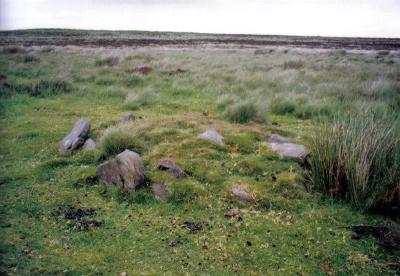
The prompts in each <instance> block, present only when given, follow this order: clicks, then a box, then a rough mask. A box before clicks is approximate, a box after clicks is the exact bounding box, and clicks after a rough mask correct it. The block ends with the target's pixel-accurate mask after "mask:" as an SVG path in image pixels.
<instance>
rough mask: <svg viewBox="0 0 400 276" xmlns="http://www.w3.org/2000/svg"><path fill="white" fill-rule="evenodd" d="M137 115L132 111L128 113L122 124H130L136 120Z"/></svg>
mask: <svg viewBox="0 0 400 276" xmlns="http://www.w3.org/2000/svg"><path fill="white" fill-rule="evenodd" d="M135 119H136V118H135V116H133V114H132V113H127V114H126V115H125V116H124V117H122V119H121V123H122V124H129V123H132V122H134V121H135Z"/></svg>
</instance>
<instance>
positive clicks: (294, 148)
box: [267, 134, 310, 164]
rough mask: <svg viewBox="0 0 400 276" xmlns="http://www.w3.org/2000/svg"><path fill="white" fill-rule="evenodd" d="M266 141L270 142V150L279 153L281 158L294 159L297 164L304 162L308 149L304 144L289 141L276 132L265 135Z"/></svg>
mask: <svg viewBox="0 0 400 276" xmlns="http://www.w3.org/2000/svg"><path fill="white" fill-rule="evenodd" d="M267 141H268V143H269V144H270V148H271V150H272V151H274V152H276V153H278V154H279V156H280V157H281V158H283V159H289V160H293V161H296V162H297V163H299V164H304V163H305V162H306V159H307V157H308V156H309V155H310V151H309V150H307V149H306V147H305V146H304V145H300V144H294V143H290V142H289V141H288V139H287V138H285V137H282V136H280V135H278V134H271V135H268V136H267Z"/></svg>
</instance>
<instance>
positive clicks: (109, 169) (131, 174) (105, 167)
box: [98, 150, 144, 191]
mask: <svg viewBox="0 0 400 276" xmlns="http://www.w3.org/2000/svg"><path fill="white" fill-rule="evenodd" d="M98 175H99V179H100V181H102V182H104V183H105V184H106V185H108V186H117V187H121V188H123V189H125V190H127V191H133V190H135V189H136V187H137V186H139V185H141V184H143V183H144V167H143V163H142V159H141V158H140V156H139V154H137V153H136V152H133V151H130V150H125V151H123V152H122V153H120V154H118V155H117V156H116V157H115V158H114V159H112V160H110V161H108V162H105V163H103V164H101V165H100V166H99V168H98Z"/></svg>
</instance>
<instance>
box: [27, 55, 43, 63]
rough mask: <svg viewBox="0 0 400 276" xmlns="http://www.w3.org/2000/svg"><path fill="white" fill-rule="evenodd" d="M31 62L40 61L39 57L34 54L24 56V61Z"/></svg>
mask: <svg viewBox="0 0 400 276" xmlns="http://www.w3.org/2000/svg"><path fill="white" fill-rule="evenodd" d="M31 62H40V58H39V57H38V56H35V55H26V56H24V63H31Z"/></svg>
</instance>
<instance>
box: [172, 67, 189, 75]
mask: <svg viewBox="0 0 400 276" xmlns="http://www.w3.org/2000/svg"><path fill="white" fill-rule="evenodd" d="M187 72H188V71H187V70H183V69H181V68H178V69H176V70H172V71H168V72H167V73H168V76H176V75H182V74H184V73H187Z"/></svg>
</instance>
